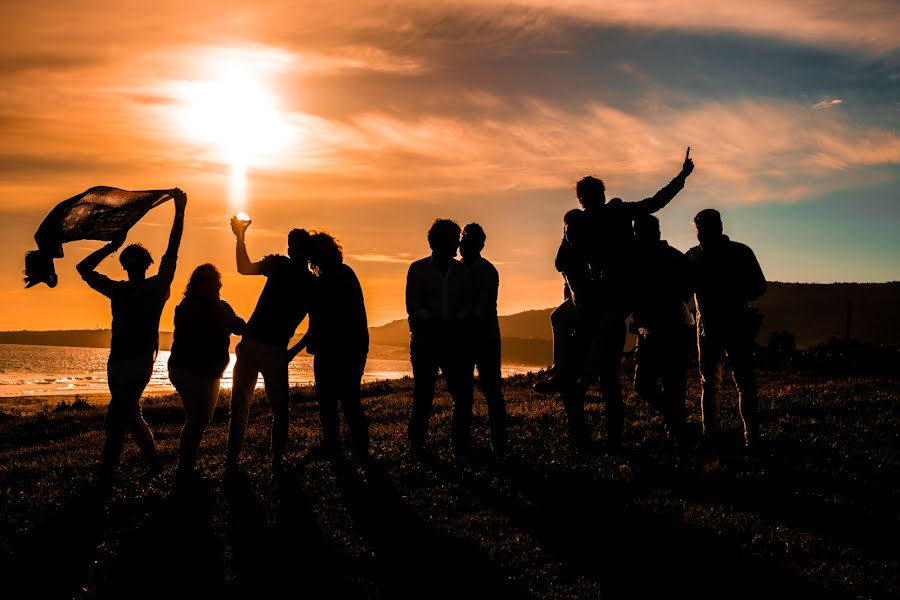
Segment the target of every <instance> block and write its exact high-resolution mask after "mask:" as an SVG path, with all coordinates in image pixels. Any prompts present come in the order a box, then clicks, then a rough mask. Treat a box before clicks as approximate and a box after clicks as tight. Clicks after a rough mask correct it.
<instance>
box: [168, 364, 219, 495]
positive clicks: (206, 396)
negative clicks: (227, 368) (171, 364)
mask: <svg viewBox="0 0 900 600" xmlns="http://www.w3.org/2000/svg"><path fill="white" fill-rule="evenodd" d="M169 379H170V380H171V381H172V385H174V386H175V389H176V391H178V395H179V396H180V397H181V402H182V404H183V405H184V413H185V422H184V427H182V429H181V443H180V446H179V452H178V468H177V470H176V476H178V477H187V476H190V475H191V474H192V473H193V472H194V466H195V464H196V462H197V453H198V451H199V449H200V441H201V440H202V438H203V432H204V431H206V426H207V424H209V422H210V420H211V419H212V415H213V412H214V411H215V408H216V402H217V401H218V397H219V383H220V379H219V378H217V377H209V376H204V375H201V374H198V373H194V372H193V371H190V370H188V369H177V368H176V369H171V370H170V371H169Z"/></svg>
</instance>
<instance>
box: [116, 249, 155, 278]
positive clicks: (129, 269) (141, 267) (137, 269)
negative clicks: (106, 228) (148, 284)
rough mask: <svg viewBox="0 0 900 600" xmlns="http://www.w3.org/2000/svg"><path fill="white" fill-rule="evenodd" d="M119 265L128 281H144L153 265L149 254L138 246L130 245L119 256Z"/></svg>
mask: <svg viewBox="0 0 900 600" xmlns="http://www.w3.org/2000/svg"><path fill="white" fill-rule="evenodd" d="M119 264H121V265H122V268H123V269H125V272H126V273H128V279H130V280H135V279H144V278H145V277H146V276H147V269H149V268H150V265H152V264H153V257H152V256H150V252H149V251H148V250H147V249H146V248H144V247H143V246H141V245H140V244H131V245H130V246H127V247H126V248H125V249H124V250H122V252H121V253H120V254H119Z"/></svg>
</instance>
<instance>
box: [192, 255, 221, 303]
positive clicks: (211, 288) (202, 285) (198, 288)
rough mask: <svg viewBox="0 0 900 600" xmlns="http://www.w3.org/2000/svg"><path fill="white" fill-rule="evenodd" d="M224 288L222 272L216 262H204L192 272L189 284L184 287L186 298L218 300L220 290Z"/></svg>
mask: <svg viewBox="0 0 900 600" xmlns="http://www.w3.org/2000/svg"><path fill="white" fill-rule="evenodd" d="M221 289H222V274H221V273H220V272H219V269H218V268H216V266H215V265H214V264H211V263H206V264H202V265H200V266H199V267H197V268H196V269H194V272H193V273H191V277H190V279H188V283H187V286H186V287H185V288H184V297H185V298H186V299H196V300H206V301H210V300H218V299H219V291H220V290H221Z"/></svg>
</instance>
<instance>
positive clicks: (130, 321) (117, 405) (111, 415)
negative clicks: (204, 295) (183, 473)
mask: <svg viewBox="0 0 900 600" xmlns="http://www.w3.org/2000/svg"><path fill="white" fill-rule="evenodd" d="M172 196H173V199H174V203H175V219H174V221H173V223H172V230H171V232H170V233H169V244H168V246H167V248H166V252H165V254H163V257H162V260H161V261H160V265H159V271H158V272H157V274H156V275H154V276H152V277H147V270H148V269H149V268H150V265H151V264H153V257H152V256H151V255H150V252H148V251H147V249H146V248H144V247H143V246H141V245H140V244H131V245H130V246H128V247H127V248H125V249H124V250H122V252H121V254H119V263H120V264H121V265H122V268H123V269H125V272H126V273H127V274H128V279H127V280H126V281H117V280H113V279H110V278H109V277H107V276H106V275H103V274H102V273H98V272H97V267H98V266H99V265H100V263H101V262H102V261H103V259H105V258H106V257H107V256H109V255H110V254H112V253H113V252H115V251H116V250H118V249H119V248H120V247H121V246H122V244H123V243H124V242H125V233H123V234H121V235H119V236H118V237H116V239H114V240H113V241H111V242H109V243H108V244H106V245H105V246H103V247H102V248H100V249H99V250H96V251H94V252H93V253H91V254H89V255H88V256H87V257H86V258H85V259H84V260H82V261H81V262H80V263H78V266H77V269H78V274H79V275H81V278H82V279H84V281H85V282H86V283H87V284H88V285H89V286H90V287H92V288H93V289H95V290H97V291H98V292H100V293H101V294H103V295H104V296H106V297H107V298H109V299H110V305H111V308H112V339H111V340H110V345H109V361H108V362H107V365H106V370H107V382H108V385H109V392H110V400H109V407H108V408H107V411H106V420H105V422H104V427H105V429H106V443H105V445H104V447H103V457H102V461H101V466H100V479H101V480H103V481H108V480H109V479H110V478H111V477H112V475H113V473H114V472H115V470H116V467H117V466H118V464H119V458H120V457H121V455H122V448H123V446H124V444H125V435H126V432H128V433H131V437H132V438H133V439H134V441H135V443H136V444H137V446H138V448H140V450H141V453H142V454H143V456H144V458H145V459H146V460H147V462H148V464H149V465H150V472H151V473H156V472H159V471H160V470H161V469H162V462H161V460H160V458H159V454H158V453H157V451H156V444H155V443H154V441H153V433H152V432H151V431H150V427H149V426H148V425H147V422H146V421H145V420H144V416H143V413H142V412H141V395H142V394H143V393H144V388H145V387H147V384H148V383H149V382H150V378H151V377H152V375H153V363H154V362H155V361H156V353H157V351H158V350H159V319H160V316H161V315H162V310H163V307H164V306H165V304H166V301H167V300H168V299H169V289H170V287H171V285H172V279H173V278H174V277H175V267H176V264H177V262H178V247H179V245H180V244H181V234H182V231H183V230H184V211H185V208H186V206H187V195H186V194H185V193H184V192H183V191H181V190H179V189H177V188H176V189H175V190H173V192H172Z"/></svg>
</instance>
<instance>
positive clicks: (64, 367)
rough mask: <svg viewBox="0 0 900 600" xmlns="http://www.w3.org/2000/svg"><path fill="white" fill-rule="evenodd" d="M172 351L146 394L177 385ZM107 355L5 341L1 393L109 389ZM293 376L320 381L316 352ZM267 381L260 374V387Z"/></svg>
mask: <svg viewBox="0 0 900 600" xmlns="http://www.w3.org/2000/svg"><path fill="white" fill-rule="evenodd" d="M169 354H170V352H169V351H168V350H160V351H159V353H158V354H157V357H156V362H155V363H154V366H153V375H152V376H151V378H150V383H149V384H148V385H147V388H146V390H145V392H144V394H145V395H153V394H155V393H170V392H174V391H175V388H174V387H173V386H172V383H171V382H170V381H169V375H168V368H167V364H168V360H169ZM108 356H109V349H108V348H91V347H80V346H44V345H30V344H0V398H24V397H32V396H74V395H76V394H83V395H105V394H109V388H108V387H107V381H106V360H107V358H108ZM234 362H235V355H234V353H233V352H232V353H231V360H230V361H229V363H228V367H227V368H226V369H225V374H224V375H223V377H222V389H231V385H232V380H231V373H232V370H233V368H234ZM542 368H544V367H543V366H538V365H516V364H504V365H503V366H502V373H503V376H504V377H509V376H511V375H517V374H522V373H528V372H535V371H538V370H540V369H542ZM403 377H412V367H411V365H410V362H409V360H401V359H393V358H378V357H370V358H369V359H368V360H367V362H366V369H365V371H364V373H363V382H364V383H369V382H373V381H381V380H392V379H402V378H403ZM288 381H289V383H290V385H292V386H296V385H312V384H313V383H315V378H314V376H313V357H312V356H310V355H307V354H301V355H300V356H298V357H296V358H295V359H294V360H293V361H292V362H291V364H290V367H289V369H288ZM262 387H263V380H262V377H260V378H259V381H258V382H257V388H258V389H259V388H262Z"/></svg>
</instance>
